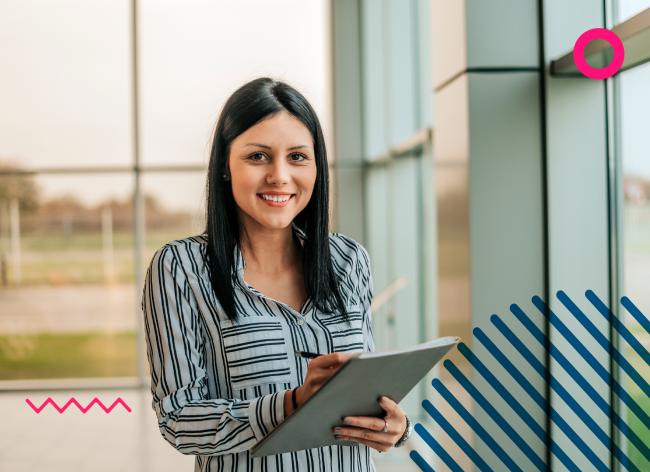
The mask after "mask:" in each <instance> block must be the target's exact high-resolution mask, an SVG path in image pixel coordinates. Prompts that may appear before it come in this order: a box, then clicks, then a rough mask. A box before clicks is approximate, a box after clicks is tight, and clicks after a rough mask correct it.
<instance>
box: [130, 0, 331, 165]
mask: <svg viewBox="0 0 650 472" xmlns="http://www.w3.org/2000/svg"><path fill="white" fill-rule="evenodd" d="M140 11H141V14H140V19H141V37H140V38H141V55H140V58H141V71H142V74H141V86H142V93H141V103H142V108H141V114H142V123H143V125H142V129H141V131H142V136H141V140H142V145H143V146H142V149H143V151H142V163H143V164H145V165H150V164H179V163H183V164H188V163H199V164H207V162H208V156H209V151H210V144H211V143H210V140H211V137H212V131H213V128H214V126H215V124H216V119H217V115H218V112H219V110H220V108H221V106H222V105H223V103H224V102H225V100H226V99H227V98H228V96H229V95H230V94H231V93H232V92H233V91H234V90H235V89H236V88H237V87H239V86H240V85H242V84H243V83H244V82H245V81H248V80H251V79H253V78H255V77H259V76H260V75H268V76H271V77H277V78H280V79H282V80H286V81H288V82H289V83H291V84H293V85H294V86H296V87H297V88H298V90H300V91H301V92H302V93H304V94H305V96H307V98H308V99H309V100H310V102H311V104H312V106H313V107H314V109H315V110H316V112H317V113H318V115H319V118H320V120H321V123H322V125H323V126H324V128H325V129H326V135H327V128H328V126H329V121H330V108H329V101H330V96H329V88H330V84H329V75H330V74H329V62H330V59H329V25H328V23H327V21H324V19H327V18H328V16H329V2H328V1H327V0H316V1H309V2H305V1H302V0H279V1H273V2H269V1H267V0H240V1H236V2H235V1H228V2H192V3H191V4H190V5H188V4H187V2H183V1H169V2H159V1H157V0H143V1H141V2H140ZM251 12H255V14H251ZM279 12H286V14H279Z"/></svg>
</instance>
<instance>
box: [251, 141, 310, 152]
mask: <svg viewBox="0 0 650 472" xmlns="http://www.w3.org/2000/svg"><path fill="white" fill-rule="evenodd" d="M244 146H257V147H261V148H264V149H271V146H267V145H266V144H260V143H246V144H244ZM307 147H309V146H307V145H306V144H300V145H298V146H291V147H290V148H289V150H290V151H293V150H294V149H301V148H307Z"/></svg>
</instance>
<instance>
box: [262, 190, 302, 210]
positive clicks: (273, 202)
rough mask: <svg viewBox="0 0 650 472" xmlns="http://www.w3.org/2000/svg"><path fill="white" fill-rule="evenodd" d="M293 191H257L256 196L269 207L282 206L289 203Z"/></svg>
mask: <svg viewBox="0 0 650 472" xmlns="http://www.w3.org/2000/svg"><path fill="white" fill-rule="evenodd" d="M294 196H295V194H293V193H258V194H257V197H258V198H259V199H260V200H262V201H263V202H264V203H266V204H267V205H269V206H271V207H284V206H287V205H288V204H289V200H291V199H292V198H293V197H294Z"/></svg>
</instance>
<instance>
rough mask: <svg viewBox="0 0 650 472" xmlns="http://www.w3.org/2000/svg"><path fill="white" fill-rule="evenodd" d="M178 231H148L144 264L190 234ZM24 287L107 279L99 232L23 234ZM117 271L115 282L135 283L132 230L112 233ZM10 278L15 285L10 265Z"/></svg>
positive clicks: (98, 281) (87, 282)
mask: <svg viewBox="0 0 650 472" xmlns="http://www.w3.org/2000/svg"><path fill="white" fill-rule="evenodd" d="M189 235H190V232H188V231H186V230H183V229H178V230H174V229H172V230H159V231H155V232H154V231H148V232H147V235H146V238H145V245H144V257H143V264H145V265H146V264H148V262H149V261H150V258H151V256H152V255H153V253H154V251H155V250H156V249H158V248H160V247H161V246H163V245H164V244H165V243H167V242H169V241H171V240H173V239H178V238H183V237H186V236H189ZM21 252H22V264H21V269H22V274H21V277H22V279H21V283H20V285H21V286H35V285H85V284H103V283H105V282H107V280H106V278H105V274H104V256H103V252H102V235H101V233H99V232H97V231H86V232H81V231H78V232H75V233H73V234H72V235H70V236H69V237H66V236H65V235H64V234H63V233H60V232H59V233H57V232H55V233H51V234H40V233H33V234H28V235H24V236H23V238H22V239H21ZM113 252H114V262H113V263H114V270H115V277H114V279H113V280H112V282H116V283H133V282H134V272H133V269H134V267H133V256H134V245H133V233H132V232H131V231H120V232H115V233H114V234H113ZM8 279H9V281H10V284H11V285H14V284H15V282H13V280H14V279H15V275H14V273H13V268H12V266H11V264H9V267H8Z"/></svg>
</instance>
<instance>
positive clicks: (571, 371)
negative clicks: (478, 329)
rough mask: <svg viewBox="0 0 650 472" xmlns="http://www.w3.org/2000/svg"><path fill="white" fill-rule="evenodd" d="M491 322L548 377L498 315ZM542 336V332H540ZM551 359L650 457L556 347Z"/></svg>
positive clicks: (630, 431)
mask: <svg viewBox="0 0 650 472" xmlns="http://www.w3.org/2000/svg"><path fill="white" fill-rule="evenodd" d="M490 320H491V321H492V324H494V326H495V327H496V328H497V330H498V331H499V332H500V333H501V334H503V336H504V337H505V338H506V339H507V340H508V341H510V343H511V344H512V345H513V346H514V347H515V349H517V351H519V353H520V354H521V355H522V356H523V357H524V358H525V359H526V360H527V361H528V363H529V364H530V365H531V366H532V367H533V369H535V370H536V371H537V373H539V375H541V376H542V377H545V375H546V367H544V365H542V363H541V362H540V361H539V360H538V359H536V358H535V356H534V354H533V353H532V352H531V351H530V350H529V349H528V348H527V347H526V346H525V345H524V344H523V343H522V342H521V340H519V338H517V337H516V336H515V334H514V333H513V332H512V331H511V330H510V328H508V327H507V326H506V324H505V323H504V322H503V321H502V320H501V318H499V317H498V316H497V315H492V316H491V317H490ZM532 328H533V329H535V330H537V331H539V330H538V329H537V327H535V326H534V325H533V326H532ZM539 333H540V334H541V331H539ZM550 353H551V357H553V359H555V360H556V361H557V362H558V364H560V365H561V366H562V368H563V369H564V370H565V371H566V372H567V373H568V374H569V375H570V376H571V377H572V378H573V379H575V381H576V382H577V383H578V385H579V386H580V387H581V388H582V390H583V391H584V392H585V393H586V394H587V395H589V398H591V400H592V401H593V402H594V403H595V404H596V405H597V406H598V408H599V409H600V410H601V411H602V412H603V413H604V414H605V415H608V416H612V417H613V418H614V424H615V425H616V426H617V427H618V428H619V430H620V431H621V432H622V433H623V434H624V435H625V437H626V438H627V439H628V440H629V441H630V442H631V443H633V444H634V445H635V446H636V447H637V449H639V451H641V452H642V453H643V454H644V455H648V456H650V450H649V449H648V446H646V444H645V443H644V442H643V441H642V440H641V438H639V437H638V436H637V435H636V434H635V433H634V431H632V430H631V429H630V427H629V426H628V425H627V423H626V422H625V421H624V420H623V418H621V417H620V415H619V414H618V413H617V412H616V411H614V409H613V408H610V406H609V404H608V403H607V402H606V401H605V400H604V399H603V397H602V396H600V394H599V393H598V392H596V389H595V388H594V387H592V386H591V384H590V383H589V382H588V381H587V379H585V378H584V377H583V376H582V374H581V373H580V372H578V370H577V369H576V368H575V367H573V364H571V362H569V360H568V359H567V358H566V357H565V356H564V355H563V354H562V353H561V352H560V350H559V349H558V348H556V347H555V346H553V345H551V349H550Z"/></svg>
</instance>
